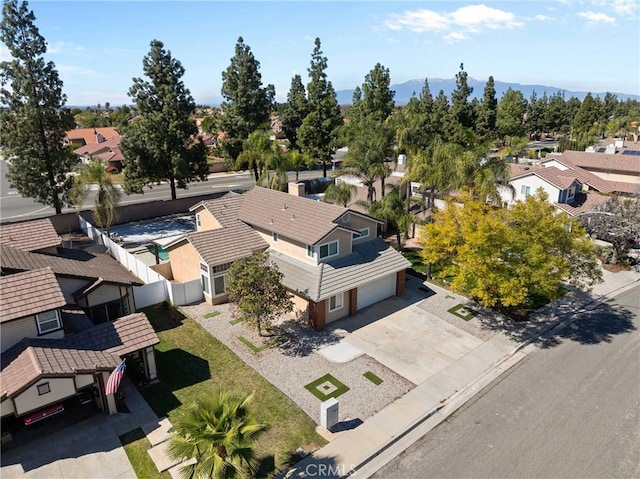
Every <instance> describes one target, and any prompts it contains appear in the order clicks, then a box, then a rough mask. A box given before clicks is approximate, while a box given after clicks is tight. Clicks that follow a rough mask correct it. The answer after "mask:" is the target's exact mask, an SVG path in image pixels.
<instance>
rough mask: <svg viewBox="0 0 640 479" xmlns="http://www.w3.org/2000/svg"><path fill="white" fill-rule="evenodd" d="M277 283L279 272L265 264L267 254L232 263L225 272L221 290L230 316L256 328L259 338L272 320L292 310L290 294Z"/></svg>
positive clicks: (280, 277)
mask: <svg viewBox="0 0 640 479" xmlns="http://www.w3.org/2000/svg"><path fill="white" fill-rule="evenodd" d="M281 280H282V273H281V272H280V271H278V267H277V266H275V265H270V264H269V263H268V255H267V253H258V254H255V255H253V256H250V257H248V258H245V259H242V260H238V261H235V262H234V263H233V264H232V265H231V267H230V268H229V269H228V270H227V284H226V290H225V291H226V293H227V296H228V297H229V301H230V302H231V303H232V305H233V307H234V310H235V311H234V315H235V316H237V317H238V318H239V319H241V320H242V321H244V322H246V323H247V324H250V325H252V326H254V327H256V328H257V329H258V334H260V336H264V332H265V330H268V329H270V327H271V325H272V323H273V322H274V321H275V320H276V319H278V318H279V317H280V316H282V315H283V314H286V313H290V312H291V311H293V302H292V301H291V294H290V293H289V291H288V290H287V288H285V287H284V286H283V285H282V283H281Z"/></svg>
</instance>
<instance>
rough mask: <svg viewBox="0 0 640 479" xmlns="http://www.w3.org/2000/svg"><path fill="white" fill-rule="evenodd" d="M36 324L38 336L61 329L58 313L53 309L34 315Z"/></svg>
mask: <svg viewBox="0 0 640 479" xmlns="http://www.w3.org/2000/svg"><path fill="white" fill-rule="evenodd" d="M36 323H37V324H38V333H39V334H46V333H50V332H51V331H55V330H57V329H60V328H61V326H60V318H58V311H56V310H55V309H54V310H52V311H47V312H45V313H40V314H36Z"/></svg>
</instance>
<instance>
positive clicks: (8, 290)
mask: <svg viewBox="0 0 640 479" xmlns="http://www.w3.org/2000/svg"><path fill="white" fill-rule="evenodd" d="M35 285H37V287H34V286H35ZM0 291H2V294H0V322H2V323H4V322H7V321H11V320H13V319H19V318H24V317H26V316H32V315H34V314H38V313H42V312H44V311H50V310H52V309H57V308H62V307H63V306H65V304H66V300H65V299H64V295H63V294H62V291H61V290H60V285H59V284H58V280H57V279H56V276H55V274H54V273H53V270H52V269H51V268H42V269H36V270H33V271H25V272H23V273H16V274H9V275H5V276H0Z"/></svg>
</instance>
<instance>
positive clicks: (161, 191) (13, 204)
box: [0, 161, 322, 221]
mask: <svg viewBox="0 0 640 479" xmlns="http://www.w3.org/2000/svg"><path fill="white" fill-rule="evenodd" d="M6 169H7V165H6V164H5V162H4V161H0V220H2V221H5V220H6V221H20V220H28V219H34V218H42V217H45V216H51V215H54V214H55V211H54V210H53V208H50V207H48V206H44V205H42V204H40V203H36V202H35V201H33V200H32V199H30V198H23V197H22V196H20V195H19V194H18V193H17V192H16V191H15V190H14V189H12V188H10V187H9V184H8V182H7V180H6ZM288 174H289V181H294V180H295V172H289V173H288ZM321 176H322V169H316V170H311V171H301V172H300V173H299V179H300V180H306V179H312V178H319V177H321ZM254 185H255V180H254V178H253V174H252V173H248V172H247V173H241V172H239V173H237V174H234V173H230V174H225V175H224V176H217V177H213V178H209V179H208V180H207V181H204V182H194V183H189V185H188V188H187V189H178V190H177V196H178V198H184V197H189V196H198V195H203V194H207V193H216V192H221V191H231V190H235V189H249V188H251V187H253V186H254ZM170 198H171V193H170V189H169V185H168V184H161V185H157V186H154V187H153V188H145V192H144V194H142V195H123V196H122V200H121V201H120V204H121V205H127V204H132V203H144V202H146V201H152V200H159V199H165V200H167V199H170ZM93 202H94V195H93V194H92V193H90V194H89V196H88V197H87V200H86V201H85V204H84V206H83V208H92V207H93ZM73 211H74V209H73V208H66V209H64V210H63V213H67V212H73Z"/></svg>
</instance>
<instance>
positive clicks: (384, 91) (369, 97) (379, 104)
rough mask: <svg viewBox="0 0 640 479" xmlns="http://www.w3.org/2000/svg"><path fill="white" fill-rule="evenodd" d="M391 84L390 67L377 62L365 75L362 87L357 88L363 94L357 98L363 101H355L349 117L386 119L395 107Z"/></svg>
mask: <svg viewBox="0 0 640 479" xmlns="http://www.w3.org/2000/svg"><path fill="white" fill-rule="evenodd" d="M390 84H391V76H390V75H389V69H388V68H385V67H384V66H382V65H381V64H380V63H377V64H376V65H375V66H374V67H373V69H372V70H371V71H370V72H369V73H367V75H366V76H365V79H364V83H363V84H362V89H359V88H358V89H356V92H358V93H360V92H361V96H360V94H358V95H357V100H360V99H361V101H357V102H354V104H353V107H352V108H351V112H350V113H349V119H350V120H351V121H357V119H358V117H366V116H373V117H374V118H375V119H376V120H378V121H380V122H384V121H386V120H387V118H389V117H390V116H391V113H393V108H394V102H393V97H394V95H395V92H394V91H393V90H390V89H389V85H390ZM355 95H356V94H354V96H355Z"/></svg>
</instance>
